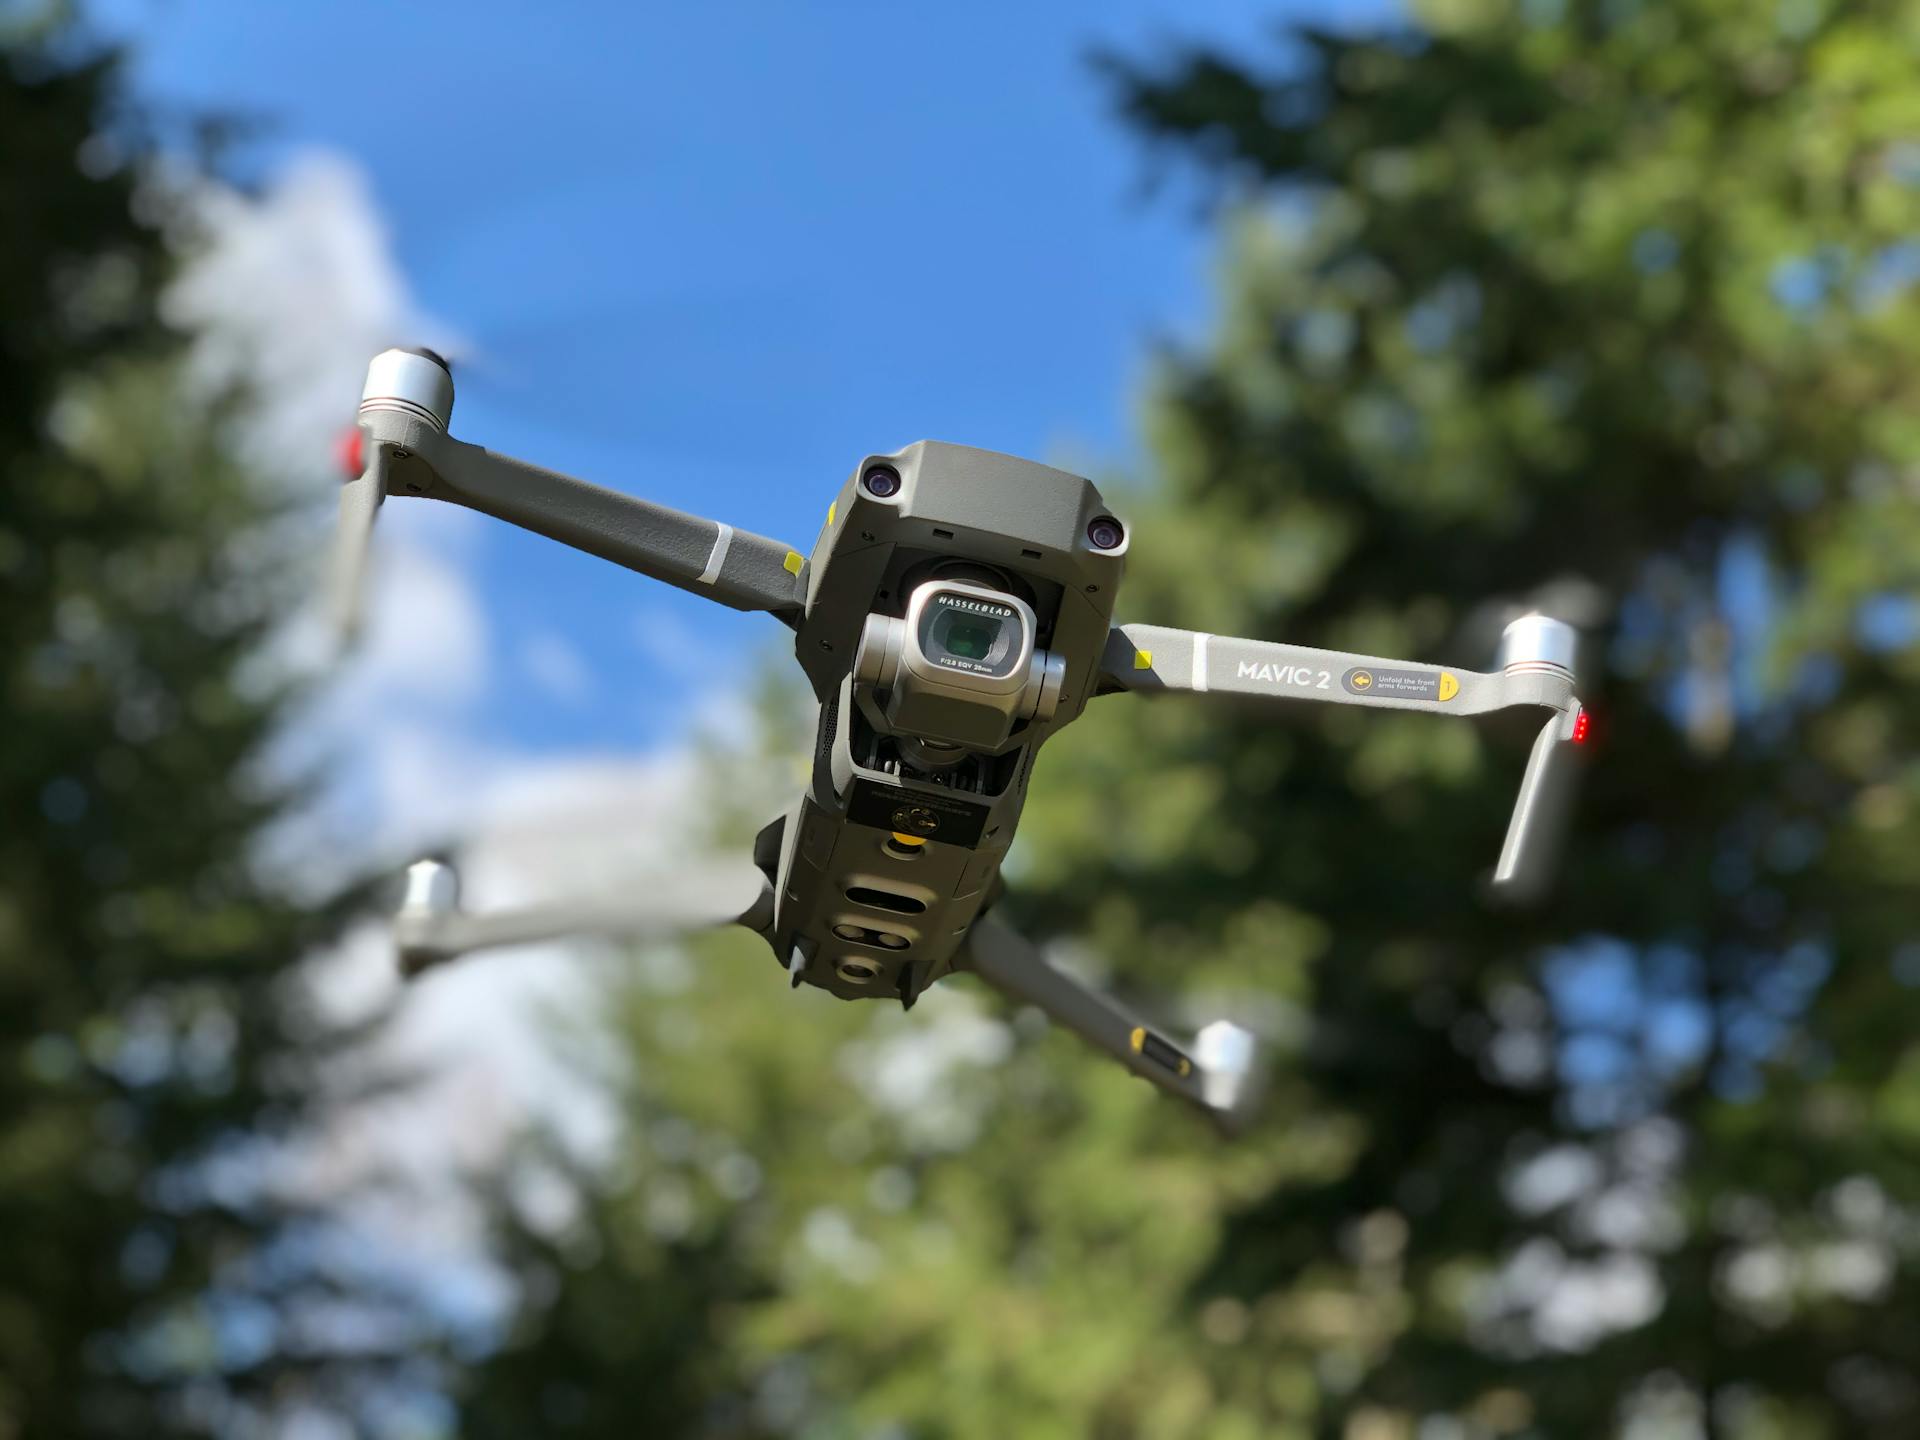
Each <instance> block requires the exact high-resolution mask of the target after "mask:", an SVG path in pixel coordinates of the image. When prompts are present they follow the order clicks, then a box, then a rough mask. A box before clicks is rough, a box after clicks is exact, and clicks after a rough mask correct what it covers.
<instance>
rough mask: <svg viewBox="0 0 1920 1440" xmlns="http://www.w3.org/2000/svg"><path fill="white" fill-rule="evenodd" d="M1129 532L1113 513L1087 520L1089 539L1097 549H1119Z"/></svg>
mask: <svg viewBox="0 0 1920 1440" xmlns="http://www.w3.org/2000/svg"><path fill="white" fill-rule="evenodd" d="M1126 538H1127V532H1126V531H1125V530H1124V529H1123V528H1122V527H1121V524H1120V522H1119V521H1118V520H1116V519H1114V518H1113V517H1112V516H1111V515H1100V516H1096V517H1095V518H1094V519H1092V520H1089V521H1088V522H1087V541H1088V543H1089V544H1091V545H1092V546H1093V548H1094V549H1096V550H1118V549H1119V548H1120V542H1121V541H1122V540H1124V539H1126Z"/></svg>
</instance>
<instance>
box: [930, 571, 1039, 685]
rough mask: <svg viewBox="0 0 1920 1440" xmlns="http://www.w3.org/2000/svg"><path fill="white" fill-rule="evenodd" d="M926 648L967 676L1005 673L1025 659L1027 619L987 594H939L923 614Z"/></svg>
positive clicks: (944, 665) (940, 661) (945, 666)
mask: <svg viewBox="0 0 1920 1440" xmlns="http://www.w3.org/2000/svg"><path fill="white" fill-rule="evenodd" d="M918 638H919V645H920V653H921V654H922V655H924V656H925V657H926V658H927V659H928V660H929V661H931V662H932V663H933V664H935V665H938V666H940V667H941V668H942V669H946V670H952V671H956V672H958V673H960V674H963V675H991V676H995V677H1005V676H1007V675H1009V674H1011V673H1012V671H1013V667H1014V666H1015V665H1017V664H1019V663H1020V656H1021V654H1022V652H1023V651H1024V649H1025V647H1026V643H1027V642H1026V624H1025V622H1024V621H1023V620H1022V619H1021V618H1020V615H1019V612H1018V611H1016V610H1015V609H1014V608H1013V607H1012V606H1011V605H1006V604H1003V603H1001V602H1000V601H998V600H991V599H988V598H986V597H985V596H978V595H965V594H955V593H953V592H951V591H946V592H942V593H940V594H936V595H934V596H933V597H932V598H931V599H930V600H928V601H927V604H926V607H925V610H924V611H923V613H922V614H921V616H920V629H919V636H918Z"/></svg>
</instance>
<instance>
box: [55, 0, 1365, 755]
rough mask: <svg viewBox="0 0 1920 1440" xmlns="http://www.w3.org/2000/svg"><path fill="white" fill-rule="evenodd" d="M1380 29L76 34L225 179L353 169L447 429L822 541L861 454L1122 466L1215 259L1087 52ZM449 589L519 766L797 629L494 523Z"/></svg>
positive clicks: (916, 17) (605, 18) (1037, 26)
mask: <svg viewBox="0 0 1920 1440" xmlns="http://www.w3.org/2000/svg"><path fill="white" fill-rule="evenodd" d="M1384 8H1385V7H1382V6H1379V5H1375V4H1367V5H1333V6H1328V5H1320V6H1304V7H1303V6H1300V5H1294V6H1292V7H1291V8H1289V7H1287V6H1273V5H1258V6H1249V5H1246V4H1238V3H1228V0H1108V3H1102V4H1098V5H1095V4H1062V5H1054V6H1008V5H973V6H967V7H944V8H941V9H938V10H936V9H935V8H934V7H930V6H914V7H906V6H898V5H889V6H882V5H877V4H862V5H825V4H822V5H815V6H800V5H792V4H784V5H782V4H773V3H758V4H750V3H727V4H708V5H698V6H671V7H668V6H645V7H643V6H618V5H609V4H599V5H567V6H548V7H538V8H535V7H527V6H507V5H499V4H444V3H443V4H410V5H404V6H396V5H375V4H370V3H361V0H335V3H330V4H326V5H303V6H282V5H261V4H259V3H257V0H209V3H201V4H196V5H192V6H186V5H178V4H170V3H155V0H114V3H109V4H105V5H99V6H96V7H95V8H94V9H93V11H92V12H91V13H92V15H93V17H94V20H95V22H96V24H98V25H99V26H100V27H101V28H103V29H105V30H107V31H109V32H111V33H116V34H120V35H126V36H129V37H131V38H133V39H134V40H135V41H136V42H137V52H136V60H135V66H134V78H135V82H136V85H137V86H138V88H139V90H140V91H141V92H142V93H144V94H145V95H147V96H148V97H151V98H154V99H158V100H160V101H162V102H166V103H172V104H181V105H184V106H187V107H190V108H215V109H221V110H227V111H233V112H239V113H243V114H250V115H254V116H257V117H259V118H260V119H262V120H264V121H266V122H268V127H269V128H268V129H267V130H266V131H265V133H264V138H263V139H262V140H260V141H258V142H254V143H252V144H251V145H250V146H249V147H248V148H246V149H245V150H243V151H241V152H240V153H239V155H238V156H237V163H238V165H239V166H240V168H241V170H242V172H243V173H249V174H253V175H258V176H267V175H270V174H271V173H272V172H273V170H274V167H275V166H276V164H278V163H280V162H281V161H282V160H283V159H284V158H285V157H286V156H288V155H291V154H293V153H296V152H298V151H300V150H303V149H308V148H312V147H322V148H325V149H329V150H332V151H336V152H339V153H342V154H344V155H346V156H348V157H351V158H352V159H353V160H354V161H355V162H357V163H358V164H359V165H360V166H362V167H364V169H365V170H366V172H367V173H368V176H369V179H370V183H371V186H372V190H373V193H374V196H375V198H376V201H377V203H378V206H379V208H380V210H381V212H382V214H383V216H384V219H385V222H386V225H387V226H388V228H389V231H390V234H391V238H392V244H393V247H394V250H395V253H396V257H397V259H398V261H399V264H400V266H401V268H402V270H403V271H404V273H405V276H406V278H407V281H408V283H409V285H410V286H411V287H412V289H413V292H414V295H415V298H416V300H417V301H418V303H419V305H420V306H421V308H422V309H423V310H424V311H425V312H427V313H428V314H431V315H433V316H436V317H439V318H440V319H442V320H444V321H445V322H446V323H447V324H448V325H450V326H451V327H453V328H454V329H455V330H456V331H457V332H459V333H461V334H463V335H466V336H468V337H470V338H471V339H472V341H473V342H474V344H475V345H476V347H477V348H478V352H479V355H480V357H481V360H480V361H478V362H476V366H475V368H474V369H472V370H469V371H466V372H465V373H463V375H462V383H461V389H460V399H459V402H458V406H457V410H456V416H455V424H454V428H455V431H456V432H457V433H459V434H460V435H462V437H463V438H466V439H470V440H474V441H477V442H480V443H484V444H487V445H489V446H492V447H494V448H497V449H502V450H506V451H508V452H510V453H516V454H521V455H524V456H526V457H527V458H530V459H534V460H537V461H538V462H540V463H542V464H545V465H548V466H551V467H554V468H558V469H562V470H568V471H571V472H573V473H576V474H580V475H584V476H586V477H588V478H591V479H594V480H597V481H599V482H601V483H603V484H608V485H611V486H614V487H616V488H619V489H625V490H630V491H634V492H636V493H640V494H645V495H647V496H649V497H652V498H654V499H657V500H661V501H663V502H665V503H668V504H672V505H677V506H680V507H682V508H686V509H691V510H695V511H698V512H700V513H704V514H707V515H710V516H712V517H714V518H716V519H723V520H727V521H729V522H731V523H734V524H736V525H740V526H743V527H746V528H750V529H756V530H759V531H762V532H763V533H767V534H771V535H775V536H777V537H780V538H782V539H786V540H789V541H791V542H793V543H795V544H796V545H797V546H799V548H802V549H806V548H808V547H809V546H810V544H811V542H812V540H813V537H814V534H815V531H816V529H817V528H818V525H819V522H820V518H821V512H822V511H823V509H824V507H825V504H826V501H827V499H828V498H829V496H830V495H831V494H832V492H833V490H834V489H835V487H836V486H837V485H838V483H839V482H840V480H841V479H842V478H843V476H844V475H845V473H846V471H847V469H848V468H849V466H850V465H851V464H852V463H853V461H854V460H855V459H856V458H857V457H858V456H860V455H861V454H863V453H865V452H868V451H870V450H875V449H889V448H892V447H894V446H896V445H898V444H902V443H905V442H908V441H911V440H915V439H920V438H923V437H930V438H940V439H948V440H955V441H961V442H965V443H969V444H975V445H982V446H986V447H989V448H993V449H1000V450H1006V451H1009V452H1012V453H1015V454H1020V455H1025V456H1029V457H1034V458H1045V459H1049V460H1053V461H1056V462H1059V463H1065V464H1068V465H1070V466H1075V467H1079V468H1083V469H1090V470H1094V471H1100V470H1104V469H1107V468H1108V467H1109V466H1113V465H1121V466H1124V465H1127V464H1128V463H1129V462H1130V461H1131V459H1132V457H1133V454H1134V450H1135V441H1134V432H1133V429H1132V425H1131V421H1130V418H1129V417H1130V405H1131V401H1132V400H1133V398H1134V397H1135V396H1136V395H1137V394H1138V392H1139V389H1140V385H1141V380H1142V377H1143V375H1144V373H1145V370H1146V363H1147V357H1148V355H1149V353H1150V349H1151V346H1152V345H1153V344H1154V343H1155V342H1156V340H1159V339H1162V338H1165V337H1168V336H1178V335H1192V334H1195V333H1198V332H1199V330H1200V329H1201V328H1202V326H1203V325H1204V320H1205V316H1206V314H1207V311H1208V308H1209V298H1208V293H1209V270H1210V259H1211V256H1212V253H1213V239H1212V236H1211V233H1210V231H1209V230H1208V228H1207V226H1206V225H1205V223H1204V222H1203V221H1202V220H1201V219H1200V218H1199V217H1198V215H1197V214H1196V210H1195V206H1194V204H1193V199H1194V196H1193V192H1192V190H1191V189H1190V188H1187V189H1184V190H1183V188H1182V187H1181V186H1179V185H1177V184H1176V185H1173V186H1171V187H1169V188H1168V189H1166V190H1164V191H1161V192H1160V193H1158V194H1153V193H1149V189H1148V186H1147V181H1148V180H1149V178H1150V177H1151V176H1152V175H1153V173H1154V165H1153V162H1152V159H1151V157H1150V155H1149V153H1148V151H1147V149H1146V147H1145V146H1144V145H1143V144H1142V143H1141V141H1140V139H1139V137H1138V136H1136V135H1134V134H1132V133H1130V132H1129V131H1127V130H1126V129H1125V128H1123V126H1122V125H1121V124H1120V123H1119V120H1118V117H1117V114H1116V112H1115V105H1114V100H1113V95H1112V92H1111V89H1110V87H1109V86H1108V84H1107V83H1106V82H1105V81H1104V80H1103V78H1102V77H1101V75H1100V74H1099V73H1098V72H1097V70H1096V69H1095V67H1094V66H1093V64H1092V63H1091V57H1092V55H1093V54H1094V53H1095V52H1096V51H1097V50H1098V49H1100V48H1103V47H1104V48H1108V49H1111V50H1114V51H1117V52H1119V53H1121V54H1124V55H1127V56H1132V57H1139V58H1142V59H1151V58H1152V57H1155V56H1164V55H1168V54H1171V53H1173V52H1174V51H1175V50H1176V49H1177V47H1178V46H1180V45H1181V44H1182V43H1184V42H1187V41H1190V40H1201V41H1209V42H1218V43H1221V44H1224V45H1226V46H1229V47H1231V48H1233V49H1236V50H1238V51H1240V52H1242V53H1248V52H1264V53H1268V54H1271V53H1272V50H1273V42H1272V38H1271V37H1272V34H1273V32H1274V29H1275V27H1276V25H1277V23H1278V22H1279V20H1280V19H1281V18H1283V17H1284V16H1285V15H1287V14H1294V15H1299V14H1303V13H1308V12H1309V11H1310V12H1311V13H1313V14H1315V15H1316V16H1318V17H1319V18H1321V19H1330V18H1337V19H1340V20H1344V21H1353V20H1359V19H1364V18H1365V17H1366V16H1367V15H1369V14H1379V13H1381V12H1382V11H1383V9H1384ZM394 338H395V339H397V340H398V339H405V338H408V337H400V336H396V337H394ZM354 398H355V397H354V396H353V395H346V396H343V399H342V418H343V420H344V419H345V418H346V416H347V414H348V413H349V412H350V408H351V405H352V402H353V399H354ZM469 563H470V565H471V566H472V575H471V578H472V580H473V583H474V584H475V585H476V587H477V588H478V590H479V591H480V593H481V594H482V595H484V597H485V604H486V607H487V613H488V620H489V623H490V626H491V631H490V634H491V640H490V643H491V644H492V645H494V646H495V647H496V648H497V649H498V650H499V651H500V655H499V657H496V658H497V659H498V660H499V665H498V666H497V668H496V673H497V675H498V681H497V683H496V684H495V685H494V687H493V693H492V695H491V696H490V703H489V704H488V705H487V706H486V707H485V710H484V716H483V718H482V719H481V720H480V721H479V722H478V723H480V724H481V725H482V726H484V727H486V728H487V729H489V730H490V731H491V732H492V734H491V735H490V737H489V738H491V739H493V740H496V741H498V742H500V743H505V744H511V745H513V746H515V747H516V748H532V749H535V750H546V749H553V750H565V749H569V748H608V747H620V746H626V745H645V744H649V743H653V742H656V741H659V740H661V739H664V738H668V737H669V736H671V734H672V733H673V731H674V727H675V725H676V724H677V717H678V715H679V710H678V709H677V707H676V703H675V701H676V697H677V696H678V695H680V694H682V693H684V692H685V690H686V689H687V687H689V686H692V685H695V684H698V683H701V676H700V673H699V672H701V671H707V672H711V671H712V670H713V669H715V668H722V669H732V670H735V671H738V669H739V665H738V663H737V662H738V661H740V660H741V659H743V658H744V657H745V656H747V655H749V654H751V653H753V651H754V650H755V649H756V648H758V649H759V650H761V651H763V652H772V651H777V650H778V649H779V648H780V647H781V637H782V636H783V635H784V632H782V631H780V630H778V628H777V627H775V626H773V624H772V622H770V621H767V620H766V619H765V618H764V617H742V616H736V615H733V614H732V613H731V612H726V611H723V610H720V609H719V608H718V607H711V606H707V605H704V604H703V603H702V602H700V601H698V600H695V599H693V598H691V597H683V596H681V595H680V594H678V593H677V592H674V591H671V590H668V589H666V588H665V587H660V586H654V585H650V584H649V583H648V582H646V581H644V580H641V579H640V578H639V577H635V576H631V575H628V574H626V573H625V572H622V571H619V570H617V569H614V568H612V567H609V566H606V565H604V564H601V563H600V562H597V561H594V560H591V559H588V558H586V557H583V556H578V555H574V554H572V553H570V552H567V551H564V550H562V549H560V548H558V547H555V546H553V545H551V544H549V543H548V542H545V541H541V540H537V539H535V538H533V537H528V536H523V535H519V534H517V533H514V532H512V531H510V530H508V529H506V528H505V527H489V528H488V530H487V533H486V534H485V535H484V537H483V538H482V539H480V540H479V541H478V542H477V548H476V549H475V551H474V553H473V555H472V558H471V560H470V562H469ZM529 636H541V637H548V638H550V639H551V638H553V637H559V638H561V639H563V640H564V642H565V644H566V646H567V647H569V648H570V649H571V650H572V651H573V652H575V656H576V657H577V659H578V660H579V661H582V662H584V665H585V667H586V669H587V670H589V671H590V672H591V673H592V674H593V675H594V677H595V681H596V685H595V687H594V688H593V689H592V691H591V695H592V701H591V703H588V702H587V699H586V696H587V694H588V692H587V691H585V690H581V691H580V693H579V694H577V695H576V696H575V697H574V698H573V699H572V700H571V701H569V700H568V698H567V697H566V695H565V694H564V687H559V686H555V685H552V684H543V683H541V680H540V677H539V675H538V674H536V673H526V674H517V673H516V670H515V667H514V662H513V660H512V658H511V657H513V656H515V655H518V654H524V653H527V645H526V643H525V642H526V639H527V637H529ZM649 637H651V638H652V641H653V643H649ZM676 657H679V663H676ZM549 678H551V677H549Z"/></svg>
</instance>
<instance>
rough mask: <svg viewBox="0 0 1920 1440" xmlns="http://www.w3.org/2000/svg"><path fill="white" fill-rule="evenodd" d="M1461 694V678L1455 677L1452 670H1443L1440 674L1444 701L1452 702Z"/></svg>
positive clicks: (1441, 696)
mask: <svg viewBox="0 0 1920 1440" xmlns="http://www.w3.org/2000/svg"><path fill="white" fill-rule="evenodd" d="M1459 693H1460V677H1459V676H1458V675H1455V674H1454V673H1453V672H1452V671H1451V670H1442V671H1441V672H1440V698H1441V699H1442V700H1451V699H1452V698H1453V697H1454V696H1456V695H1458V694H1459Z"/></svg>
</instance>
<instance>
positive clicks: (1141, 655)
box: [1133, 650, 1153, 670]
mask: <svg viewBox="0 0 1920 1440" xmlns="http://www.w3.org/2000/svg"><path fill="white" fill-rule="evenodd" d="M1133 668H1134V669H1136V670H1151V669H1153V651H1151V650H1136V651H1134V652H1133Z"/></svg>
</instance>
